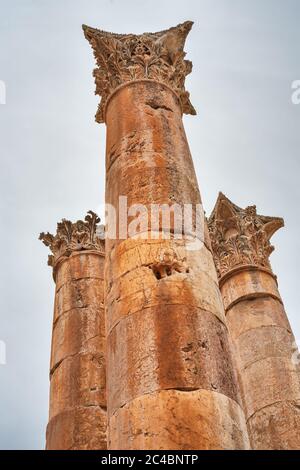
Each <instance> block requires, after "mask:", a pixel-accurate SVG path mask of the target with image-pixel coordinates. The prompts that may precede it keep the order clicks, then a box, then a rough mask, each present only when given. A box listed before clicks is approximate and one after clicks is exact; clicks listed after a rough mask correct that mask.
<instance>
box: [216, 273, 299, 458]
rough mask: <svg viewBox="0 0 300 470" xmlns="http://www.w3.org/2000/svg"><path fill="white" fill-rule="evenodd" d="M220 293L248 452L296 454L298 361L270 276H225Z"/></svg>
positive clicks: (271, 275)
mask: <svg viewBox="0 0 300 470" xmlns="http://www.w3.org/2000/svg"><path fill="white" fill-rule="evenodd" d="M220 288H221V293H222V295H223V299H224V305H225V309H226V319H227V325H228V328H229V331H230V333H231V338H232V341H233V344H234V350H235V351H236V356H237V362H238V367H239V372H240V379H241V383H242V391H243V393H242V394H243V401H244V406H245V413H246V417H247V423H248V428H249V436H250V439H251V444H252V447H253V449H298V448H299V446H300V370H299V365H298V364H297V362H298V361H299V357H297V353H296V350H297V347H296V345H295V339H294V336H293V334H292V331H291V327H290V325H289V322H288V319H287V316H286V313H285V310H284V306H283V304H282V300H281V298H280V295H279V292H278V289H277V281H276V279H275V278H274V275H273V274H272V273H271V272H268V271H262V270H259V269H253V268H252V269H251V268H250V267H249V268H247V267H246V269H245V270H242V271H237V272H235V273H232V275H231V276H230V275H229V276H226V278H225V279H224V280H223V281H221V284H220ZM297 360H298V361H297Z"/></svg>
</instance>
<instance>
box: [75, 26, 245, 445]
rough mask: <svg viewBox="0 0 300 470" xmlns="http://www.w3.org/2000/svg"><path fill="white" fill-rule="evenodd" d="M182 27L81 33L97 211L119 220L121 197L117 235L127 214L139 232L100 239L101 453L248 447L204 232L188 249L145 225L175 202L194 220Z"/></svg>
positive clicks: (159, 229)
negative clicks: (99, 155)
mask: <svg viewBox="0 0 300 470" xmlns="http://www.w3.org/2000/svg"><path fill="white" fill-rule="evenodd" d="M191 26H192V23H191V22H186V23H184V24H182V25H178V26H177V27H175V28H171V29H169V30H167V31H162V32H159V33H145V34H142V35H133V34H130V35H118V34H112V33H106V32H103V31H100V30H97V29H93V28H89V27H87V26H84V32H85V36H86V38H87V39H88V40H89V42H90V43H91V45H92V47H93V50H94V54H95V58H96V61H97V66H98V67H97V68H96V70H95V71H94V76H95V80H96V93H98V94H99V95H101V96H102V100H101V103H100V106H99V109H98V112H97V115H96V120H97V121H98V122H105V123H106V126H107V142H106V202H107V203H108V204H109V205H110V206H113V207H114V208H115V209H116V210H117V213H118V214H120V211H121V207H120V204H121V203H120V204H119V202H120V199H119V197H120V196H123V199H122V200H121V202H122V205H124V196H126V197H127V207H128V222H129V224H128V232H129V235H130V232H131V230H132V229H133V228H134V227H135V226H136V224H137V220H136V218H135V216H137V213H139V217H138V224H139V226H140V227H139V230H140V236H130V237H128V233H127V225H126V229H125V230H124V220H123V221H122V220H121V221H119V222H120V223H118V227H117V234H116V236H115V237H114V236H111V237H110V238H108V239H106V256H107V258H106V268H105V279H106V294H107V298H106V324H107V391H108V446H109V448H110V449H243V448H247V447H248V438H247V431H246V425H245V420H244V415H243V411H242V409H241V406H240V403H239V396H238V391H237V383H236V378H235V374H234V369H233V365H232V359H231V355H230V350H229V345H228V337H227V330H226V326H225V316H224V310H223V305H222V298H221V296H220V292H219V288H218V284H217V275H216V271H215V267H214V262H213V258H212V254H211V251H210V246H209V236H208V232H207V229H206V227H205V229H204V233H205V235H203V234H201V236H199V242H200V245H201V249H199V250H198V251H194V250H192V249H189V248H191V247H190V245H188V244H189V236H190V235H191V234H190V233H189V230H185V231H184V233H183V237H181V238H180V237H179V236H178V233H177V232H176V230H175V223H174V220H173V221H172V223H171V234H170V236H169V238H168V237H167V235H166V233H165V232H164V229H165V227H164V225H163V224H162V221H161V220H160V221H159V223H158V225H157V226H156V228H153V225H151V226H150V221H149V218H150V213H151V216H153V211H154V212H155V211H157V210H158V205H159V206H161V205H162V204H166V205H167V206H170V205H173V204H175V203H176V204H177V205H178V206H179V207H180V208H181V209H182V208H183V207H184V204H192V205H193V220H194V221H195V217H196V209H195V208H196V206H197V205H198V207H199V206H200V204H201V200H200V195H199V190H198V184H197V180H196V176H195V172H194V167H193V162H192V157H191V154H190V151H189V147H188V143H187V139H186V136H185V132H184V128H183V124H182V113H183V112H184V113H190V114H195V111H194V109H193V107H192V105H191V104H190V101H189V95H188V93H187V91H186V90H185V88H184V81H185V76H186V75H187V74H188V73H190V71H191V68H192V66H191V63H190V62H189V61H186V60H184V56H185V53H184V51H183V47H184V43H185V39H186V36H187V34H188V32H189V30H190V28H191ZM153 204H154V205H155V204H156V206H153ZM134 205H135V206H134ZM119 209H120V211H119ZM108 212H109V215H108V218H107V223H108V226H110V225H111V223H112V215H111V211H108ZM158 213H160V215H162V213H161V211H160V209H159V210H158ZM156 215H157V212H156ZM153 217H154V219H155V216H153ZM120 219H122V216H120ZM123 219H124V217H123ZM125 221H126V224H127V213H125Z"/></svg>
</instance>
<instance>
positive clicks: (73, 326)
mask: <svg viewBox="0 0 300 470" xmlns="http://www.w3.org/2000/svg"><path fill="white" fill-rule="evenodd" d="M98 222H100V219H99V218H98V217H97V215H96V214H94V213H93V212H92V211H89V213H88V215H87V216H86V217H85V221H77V222H76V223H72V222H70V221H68V220H65V219H63V220H62V222H61V223H59V224H58V225H57V232H56V235H55V236H53V235H51V234H49V233H47V234H45V233H41V234H40V240H42V241H43V243H44V244H45V245H46V246H49V248H50V250H51V251H52V253H53V254H52V255H50V256H49V261H48V264H49V265H50V266H52V267H53V277H54V281H55V283H56V291H55V304H54V319H53V331H52V347H51V364H50V407H49V423H48V426H47V437H46V448H47V449H48V450H52V449H60V450H71V449H72V450H73V449H106V396H105V394H106V392H105V320H104V281H103V277H104V240H102V239H101V238H100V237H99V236H98V235H97V233H96V229H97V223H98Z"/></svg>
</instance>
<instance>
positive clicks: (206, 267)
mask: <svg viewBox="0 0 300 470" xmlns="http://www.w3.org/2000/svg"><path fill="white" fill-rule="evenodd" d="M150 235H151V237H152V238H149V239H147V240H141V239H133V238H128V239H127V240H124V241H123V243H122V244H120V245H117V246H116V248H114V249H113V250H112V251H111V253H109V255H108V256H109V257H108V259H109V260H111V259H113V258H114V259H118V263H111V262H109V263H107V270H108V272H109V276H110V278H111V279H112V281H115V280H117V279H118V278H120V277H121V276H124V274H126V273H127V272H129V271H133V270H135V269H137V268H142V267H149V266H151V265H153V264H154V263H155V262H156V263H159V262H162V261H163V260H164V254H165V253H166V252H167V253H169V255H171V256H170V258H171V259H170V264H173V263H174V268H175V267H176V264H177V265H178V264H182V269H181V271H182V270H183V271H184V267H185V268H186V269H189V272H190V273H193V274H194V275H195V276H196V275H198V274H200V273H201V272H204V273H206V274H207V275H209V276H210V277H211V278H212V280H214V281H215V283H216V284H217V283H218V279H217V274H216V269H215V266H214V262H213V257H212V254H211V252H210V251H209V250H208V249H207V247H206V246H204V245H202V246H201V248H200V250H199V251H198V250H195V251H194V250H189V249H188V247H189V246H190V242H189V240H186V239H182V240H180V239H178V240H172V239H171V240H160V239H155V238H154V237H155V236H157V235H158V234H157V233H156V234H155V233H151V234H150ZM195 255H196V256H195ZM179 268H180V266H179ZM186 269H185V270H186Z"/></svg>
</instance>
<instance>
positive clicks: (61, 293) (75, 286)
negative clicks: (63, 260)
mask: <svg viewBox="0 0 300 470" xmlns="http://www.w3.org/2000/svg"><path fill="white" fill-rule="evenodd" d="M103 292H104V281H103V280H102V279H100V278H83V279H78V280H74V281H70V282H68V283H65V284H63V285H62V286H61V288H60V289H59V290H58V291H57V292H56V295H55V305H54V323H56V322H57V320H58V319H59V317H60V316H62V315H64V314H65V313H67V312H69V311H71V310H76V309H85V308H87V307H94V308H95V309H97V308H99V309H101V308H104V303H103Z"/></svg>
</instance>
